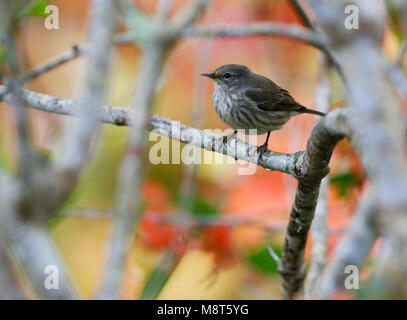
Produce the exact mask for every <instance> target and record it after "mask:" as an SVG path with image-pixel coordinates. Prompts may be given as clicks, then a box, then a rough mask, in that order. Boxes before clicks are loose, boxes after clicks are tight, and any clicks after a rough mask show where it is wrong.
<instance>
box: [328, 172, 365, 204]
mask: <svg viewBox="0 0 407 320" xmlns="http://www.w3.org/2000/svg"><path fill="white" fill-rule="evenodd" d="M330 182H331V184H333V185H334V186H335V187H336V189H337V191H338V194H339V196H340V197H342V198H344V197H346V196H347V195H348V193H349V191H350V190H351V189H352V188H354V187H356V186H359V185H360V184H361V183H362V181H361V179H360V177H359V176H358V175H357V174H355V173H354V172H352V171H349V172H344V173H340V174H336V175H334V176H332V177H331V180H330Z"/></svg>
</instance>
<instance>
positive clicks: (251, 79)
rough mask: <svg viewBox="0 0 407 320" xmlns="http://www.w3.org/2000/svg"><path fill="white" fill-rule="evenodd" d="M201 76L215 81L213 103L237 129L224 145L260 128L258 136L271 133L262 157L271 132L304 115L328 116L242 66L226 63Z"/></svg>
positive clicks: (261, 149)
mask: <svg viewBox="0 0 407 320" xmlns="http://www.w3.org/2000/svg"><path fill="white" fill-rule="evenodd" d="M201 76H205V77H209V78H211V79H212V80H213V81H214V83H215V90H214V91H213V95H212V103H213V105H214V107H215V110H216V112H217V114H218V115H219V117H220V118H221V120H222V121H223V122H225V123H226V124H227V125H229V126H230V127H232V128H233V129H234V132H233V134H232V135H230V136H225V137H224V138H223V142H224V143H226V142H227V139H228V138H230V137H233V136H235V135H236V133H237V130H238V129H243V130H244V131H245V133H249V131H248V130H249V129H256V130H257V131H256V134H257V135H260V134H263V133H266V132H267V138H266V141H265V142H264V144H263V145H261V146H260V147H259V151H260V155H261V154H262V153H263V152H264V151H265V150H266V149H267V145H268V140H269V137H270V132H271V131H273V130H278V129H280V128H281V127H282V126H283V125H284V124H285V123H286V122H287V121H288V120H290V118H291V117H293V116H295V115H297V114H301V113H310V114H315V115H318V116H324V115H325V113H322V112H319V111H316V110H311V109H308V108H306V107H304V106H303V105H301V104H299V103H298V102H296V101H295V100H294V98H293V97H292V96H291V95H290V94H289V93H288V91H287V90H284V89H283V88H281V87H279V86H278V85H277V84H275V83H274V82H273V81H271V80H270V79H268V78H266V77H264V76H262V75H259V74H256V73H254V72H252V71H250V69H249V68H248V67H246V66H243V65H240V64H226V65H223V66H221V67H219V68H217V69H216V70H215V71H214V72H212V73H202V74H201Z"/></svg>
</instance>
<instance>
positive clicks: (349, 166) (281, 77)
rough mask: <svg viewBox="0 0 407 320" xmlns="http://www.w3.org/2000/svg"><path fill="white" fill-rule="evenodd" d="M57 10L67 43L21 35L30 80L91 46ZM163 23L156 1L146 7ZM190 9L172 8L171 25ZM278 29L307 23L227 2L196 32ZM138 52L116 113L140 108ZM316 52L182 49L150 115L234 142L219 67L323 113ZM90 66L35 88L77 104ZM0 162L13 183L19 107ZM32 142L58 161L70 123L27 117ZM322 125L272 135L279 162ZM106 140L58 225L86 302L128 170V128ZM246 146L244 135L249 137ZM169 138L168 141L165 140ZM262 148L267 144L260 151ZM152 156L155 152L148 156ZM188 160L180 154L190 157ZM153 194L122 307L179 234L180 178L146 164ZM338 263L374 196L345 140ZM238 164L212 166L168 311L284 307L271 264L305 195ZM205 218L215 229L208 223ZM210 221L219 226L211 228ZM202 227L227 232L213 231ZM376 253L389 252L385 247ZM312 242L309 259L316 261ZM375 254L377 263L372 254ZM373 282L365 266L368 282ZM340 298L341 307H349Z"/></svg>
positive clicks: (240, 1)
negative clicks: (241, 67)
mask: <svg viewBox="0 0 407 320" xmlns="http://www.w3.org/2000/svg"><path fill="white" fill-rule="evenodd" d="M49 2H50V3H51V4H54V5H57V6H58V8H59V24H60V25H59V30H47V29H45V28H44V25H43V18H41V17H33V18H30V19H28V20H27V21H26V22H25V23H24V24H23V25H22V29H21V34H20V37H19V48H20V50H22V51H23V54H24V58H25V61H24V63H25V68H26V70H28V69H31V68H32V67H34V66H35V65H37V64H39V63H41V62H43V61H46V60H47V59H49V58H51V57H53V56H55V55H57V54H59V53H60V52H63V51H65V50H68V49H69V48H71V47H72V46H73V45H76V44H79V43H82V42H84V41H85V40H86V30H87V28H86V27H87V26H86V17H87V13H88V1H84V0H70V1H62V0H60V1H57V0H53V1H49ZM136 2H137V3H138V4H139V6H140V7H141V8H142V9H143V10H144V11H145V12H147V13H151V14H153V13H154V11H155V8H156V1H153V0H139V1H136ZM185 2H186V0H174V6H173V12H175V11H177V10H178V9H179V8H180V7H182V6H183V5H184V4H185ZM254 21H275V22H284V23H293V24H301V22H300V21H301V20H300V18H299V17H298V16H297V14H296V13H295V11H294V9H293V8H292V7H291V6H290V4H289V2H287V1H283V0H275V1H270V0H222V1H220V0H217V1H215V0H214V1H212V3H211V5H210V6H209V7H208V8H207V9H206V10H205V12H204V14H203V15H202V16H201V17H200V19H199V23H203V24H211V23H236V24H246V23H250V22H254ZM399 41H400V39H399V38H398V37H397V35H396V33H394V32H392V31H391V30H385V32H384V38H383V47H384V50H385V52H386V54H387V55H388V56H389V57H390V58H394V57H395V56H396V54H397V52H398V47H399ZM139 57H140V52H139V50H138V48H137V47H135V46H131V45H126V46H117V47H116V49H115V57H114V63H113V68H112V70H111V74H110V75H106V76H107V77H110V89H109V96H108V103H109V104H110V105H115V106H123V107H131V105H132V98H133V96H132V94H133V92H134V87H135V83H136V76H137V72H138V70H139V68H140V64H139ZM320 58H321V56H320V52H319V51H318V50H316V49H315V48H312V47H310V46H307V45H305V44H303V43H301V42H298V41H294V40H292V39H286V38H284V37H274V36H256V37H241V38H194V39H192V38H187V39H182V40H181V41H179V42H178V43H177V45H176V46H175V47H173V48H172V50H171V52H170V55H169V56H168V57H167V62H166V65H165V68H164V72H163V75H162V78H161V80H160V86H159V91H158V93H157V97H156V100H155V103H154V107H153V113H154V114H157V115H160V116H163V117H168V118H171V119H172V120H177V121H180V122H181V123H184V124H187V125H191V126H195V127H200V128H202V129H203V128H205V129H216V128H221V129H226V125H225V124H224V123H222V122H221V120H220V119H219V118H218V116H217V114H216V112H215V110H214V109H213V107H212V103H211V94H212V90H213V84H212V83H211V82H210V81H209V80H208V79H206V78H202V77H200V76H199V74H200V73H202V72H209V71H212V70H213V69H215V68H217V67H218V66H220V65H223V64H228V63H238V64H245V65H247V66H249V67H250V68H251V69H252V70H253V71H254V72H256V73H260V74H263V75H265V76H267V77H269V78H271V79H272V80H273V81H275V82H276V83H278V84H279V85H280V86H282V87H284V88H285V89H287V90H288V91H290V93H291V94H292V95H293V96H294V97H295V99H296V100H298V101H299V102H300V103H301V104H304V105H306V106H308V107H310V108H315V92H316V88H317V86H318V82H319V79H320V72H321V62H320ZM82 70H83V58H77V59H76V60H74V61H71V62H69V63H67V64H65V65H63V66H61V67H59V68H56V69H54V70H52V71H50V72H47V73H45V74H44V75H42V76H41V77H39V78H38V79H36V80H35V81H33V82H31V83H29V84H28V85H27V86H26V87H27V88H28V89H31V90H34V91H37V92H41V93H46V94H51V95H55V96H59V97H66V98H78V97H79V92H77V89H78V88H79V87H80V83H79V82H80V79H81V72H82ZM330 80H331V83H332V87H333V92H332V106H331V107H332V108H336V107H342V106H345V101H344V99H343V91H342V90H343V89H342V87H341V85H340V81H339V79H338V76H337V75H336V74H335V72H332V73H330ZM0 105H1V107H0V155H1V158H2V159H3V160H2V161H3V162H4V165H5V166H6V167H8V168H9V169H10V170H15V168H16V157H17V155H16V152H17V150H16V148H15V146H16V145H17V143H16V139H17V136H16V127H15V124H16V122H15V115H14V111H13V108H10V107H9V106H6V105H5V104H3V103H2V104H0ZM29 115H30V124H31V130H32V132H31V133H32V137H33V141H34V143H35V145H36V146H37V147H38V149H39V150H42V151H43V152H44V153H46V154H50V155H55V154H54V153H55V152H57V151H56V148H55V146H56V141H58V138H59V137H60V135H61V132H62V129H63V126H64V124H65V122H66V117H65V116H58V115H53V114H50V113H44V112H40V111H35V110H29ZM315 121H316V119H315V118H314V117H313V116H311V115H301V116H298V117H295V118H293V119H292V120H291V121H289V122H288V123H287V124H286V125H285V126H284V128H283V129H281V130H280V131H277V132H272V134H271V138H270V143H269V149H271V150H273V151H278V152H287V153H292V152H295V151H298V150H303V149H304V148H305V144H306V141H307V138H308V136H309V134H310V132H311V129H312V127H313V125H314V123H315ZM101 130H102V134H101V139H100V140H99V141H98V142H97V143H96V141H95V143H94V145H93V148H94V156H93V157H92V158H91V159H90V161H89V163H88V164H87V165H86V166H85V167H84V171H83V173H82V179H81V180H80V183H79V184H78V186H77V187H76V189H75V191H74V193H73V195H72V196H71V197H70V199H69V200H68V201H67V203H66V204H65V205H64V207H63V208H62V210H61V212H60V215H59V216H58V217H57V218H55V219H53V220H52V221H50V222H49V228H50V230H51V233H52V235H53V238H54V240H55V242H56V244H57V246H58V248H59V249H60V250H61V253H62V255H63V257H64V259H65V261H66V263H67V266H68V268H69V270H70V272H71V275H72V277H73V280H74V282H75V283H76V285H77V286H78V289H79V290H80V293H81V294H82V295H83V296H84V297H85V298H91V297H92V296H93V295H94V294H95V292H96V291H97V289H98V286H99V285H100V281H101V276H102V274H103V266H104V254H105V249H106V245H107V242H108V240H109V228H110V223H109V215H110V210H111V208H112V206H113V201H114V191H115V186H116V180H117V179H116V178H117V174H118V172H117V171H118V170H117V169H118V166H119V164H120V161H121V159H122V157H123V154H124V151H125V147H126V138H127V135H128V133H129V130H128V129H127V128H123V127H115V126H111V125H102V126H101ZM239 138H241V139H245V137H244V136H239ZM162 139H166V138H162ZM264 139H265V136H260V137H258V144H259V145H260V144H261V143H262V142H263V141H264ZM150 146H151V143H150ZM181 147H182V146H181ZM147 166H148V168H147V171H146V177H145V184H144V188H143V193H144V208H145V213H144V216H143V219H142V221H141V224H140V226H139V229H138V230H136V237H135V241H134V243H133V250H132V252H131V255H130V256H129V258H128V262H127V267H126V276H125V286H124V292H123V297H124V298H126V299H137V298H139V297H140V294H141V292H142V290H143V288H144V287H145V285H146V283H147V281H148V280H149V279H150V277H151V275H152V274H153V273H154V270H155V268H156V266H157V264H158V263H159V261H160V257H162V255H163V254H164V253H165V252H166V250H168V249H169V248H170V250H171V246H172V243H173V239H174V236H175V233H176V230H175V229H176V228H175V227H174V224H173V222H174V219H173V216H174V215H175V214H176V213H177V212H179V211H180V207H181V206H182V204H181V203H180V202H181V199H182V198H183V193H184V192H185V190H184V189H183V187H182V185H183V181H184V180H185V176H186V175H188V174H190V173H188V172H186V170H185V168H183V165H182V164H181V165H179V164H178V165H172V164H169V165H164V164H162V165H152V164H151V163H150V162H147ZM330 167H331V172H330V178H331V182H330V190H329V202H328V203H329V205H328V210H329V254H331V252H332V250H333V249H334V248H335V245H336V243H337V241H338V239H339V238H340V236H341V235H342V234H343V233H344V232H345V231H346V225H347V222H348V221H349V219H350V218H351V213H352V212H353V209H354V207H355V204H356V203H357V199H358V198H359V196H360V193H361V191H362V190H363V188H364V186H365V184H366V183H367V182H365V177H364V173H363V169H362V167H361V165H360V163H359V159H358V157H357V156H356V155H355V153H354V152H353V151H352V149H351V147H350V145H349V142H347V141H341V142H340V144H339V146H338V147H337V148H336V149H335V151H334V155H333V158H332V161H331V164H330ZM237 169H238V165H230V164H223V165H222V164H218V165H216V164H212V165H205V164H202V165H199V166H197V168H196V170H197V171H196V187H195V188H196V192H195V195H194V196H193V199H192V200H193V205H192V207H193V214H194V215H196V217H197V221H202V225H199V223H198V224H197V225H194V226H193V227H192V228H191V229H190V230H189V235H188V242H187V244H186V246H185V247H183V248H172V249H173V250H176V251H177V254H179V259H180V260H179V263H178V265H177V267H176V269H175V271H174V272H173V274H172V275H170V276H169V278H168V282H167V283H166V285H165V286H164V288H163V290H162V291H161V292H160V293H159V296H158V298H160V299H279V298H280V297H281V289H280V285H281V284H280V276H279V274H278V272H277V266H276V263H275V262H274V260H273V259H272V258H271V257H270V255H269V253H268V252H267V246H272V247H273V248H274V250H275V251H276V252H277V253H278V254H280V253H281V250H282V246H283V240H284V231H285V226H286V224H287V222H288V217H289V213H290V210H291V205H292V203H293V200H294V195H295V188H296V185H297V182H296V181H295V179H293V178H292V177H290V176H288V175H285V174H283V173H279V172H267V171H265V170H264V169H263V168H261V167H258V168H257V171H256V173H255V174H254V175H249V176H243V175H238V170H237ZM208 217H209V218H208ZM208 219H210V220H208ZM205 221H206V222H207V221H218V222H219V223H214V224H213V225H210V224H209V225H208V223H205ZM378 241H380V240H378ZM311 246H312V243H311V241H309V242H308V245H307V249H306V259H309V253H310V248H311ZM375 252H376V250H375V249H374V250H373V251H372V254H373V255H374V254H375ZM368 273H369V263H367V267H365V269H364V270H363V272H362V279H363V277H365V275H367V274H368ZM349 295H350V293H346V294H345V293H344V294H343V297H344V298H352V296H349Z"/></svg>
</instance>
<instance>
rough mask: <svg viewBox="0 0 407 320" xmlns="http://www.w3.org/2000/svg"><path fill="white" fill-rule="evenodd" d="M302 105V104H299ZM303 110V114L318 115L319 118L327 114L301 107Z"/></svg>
mask: <svg viewBox="0 0 407 320" xmlns="http://www.w3.org/2000/svg"><path fill="white" fill-rule="evenodd" d="M299 105H300V104H299ZM300 106H301V109H300V110H299V111H300V112H301V113H310V114H316V115H317V116H320V117H323V116H325V115H326V113H323V112H321V111H317V110H312V109H308V108H306V107H304V106H303V105H300Z"/></svg>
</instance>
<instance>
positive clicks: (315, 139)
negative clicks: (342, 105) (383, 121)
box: [279, 109, 351, 299]
mask: <svg viewBox="0 0 407 320" xmlns="http://www.w3.org/2000/svg"><path fill="white" fill-rule="evenodd" d="M350 111H351V110H347V109H336V110H334V111H332V112H330V113H329V114H328V115H327V116H325V117H324V118H322V119H321V120H320V121H319V122H318V124H317V125H316V126H315V127H314V129H313V130H312V132H311V136H310V138H309V139H308V143H307V147H306V149H305V153H304V156H303V158H302V161H301V164H300V166H299V168H298V169H299V172H298V173H297V175H298V187H297V192H296V195H295V201H294V205H293V208H292V210H291V214H290V221H289V223H288V227H287V233H286V237H285V242H284V250H283V257H282V260H281V266H280V268H279V271H280V273H281V275H282V277H283V290H284V292H283V295H284V298H285V299H291V298H293V296H294V294H295V293H296V292H297V291H298V290H299V289H300V288H301V287H302V284H303V281H304V278H305V265H304V249H305V244H306V241H307V236H308V231H309V228H310V227H311V222H312V219H313V217H314V212H315V206H316V204H317V199H318V193H319V187H320V184H321V179H322V178H323V177H324V176H325V175H327V174H328V172H329V168H328V164H329V160H330V158H331V155H332V151H333V149H334V148H335V146H336V144H337V142H338V141H339V140H341V139H342V138H343V137H344V136H345V135H347V136H350V129H349V127H348V125H347V124H348V119H349V117H350V116H351V115H350Z"/></svg>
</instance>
